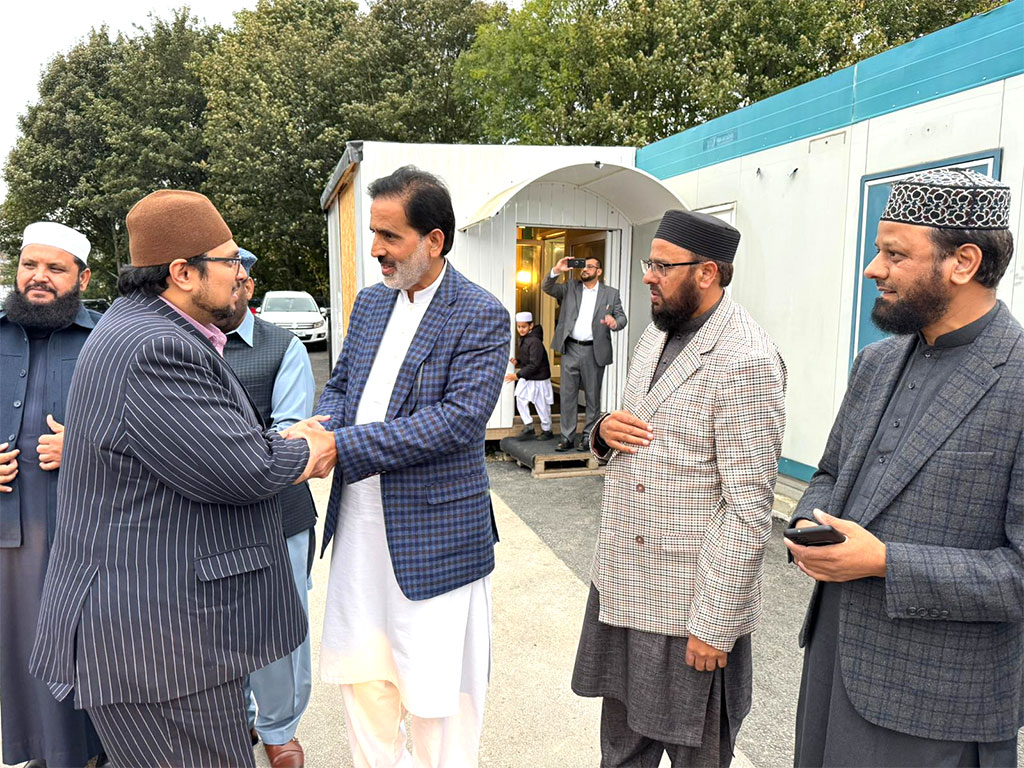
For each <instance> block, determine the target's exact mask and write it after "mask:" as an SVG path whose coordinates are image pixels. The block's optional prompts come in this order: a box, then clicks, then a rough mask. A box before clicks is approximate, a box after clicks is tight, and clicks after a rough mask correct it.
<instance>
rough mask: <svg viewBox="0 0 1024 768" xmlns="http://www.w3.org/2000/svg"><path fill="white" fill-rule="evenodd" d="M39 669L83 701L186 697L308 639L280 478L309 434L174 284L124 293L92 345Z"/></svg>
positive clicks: (74, 396)
mask: <svg viewBox="0 0 1024 768" xmlns="http://www.w3.org/2000/svg"><path fill="white" fill-rule="evenodd" d="M66 426H67V432H66V436H65V446H64V460H63V464H62V467H61V475H60V481H59V485H58V499H57V534H56V537H55V542H54V547H53V551H52V553H51V555H50V565H49V569H48V571H47V574H46V583H45V587H44V590H43V598H42V607H41V611H40V616H39V625H38V634H37V637H36V644H35V648H34V649H33V652H32V658H31V662H30V667H31V671H32V673H33V674H34V675H35V676H36V677H39V678H41V679H42V680H45V681H47V682H48V683H49V684H50V688H51V690H52V691H53V692H54V694H55V695H56V696H57V697H58V698H64V697H65V696H66V695H67V694H68V693H69V692H70V690H71V689H72V688H74V690H75V701H76V704H77V705H78V706H79V707H90V706H92V707H94V706H99V705H103V704H111V703H117V702H158V701H167V700H170V699H175V698H178V697H181V696H184V695H187V694H191V693H195V692H197V691H201V690H204V689H206V688H209V687H211V686H214V685H217V684H219V683H222V682H225V681H227V680H231V679H233V678H237V677H241V676H243V675H245V674H247V673H248V672H250V671H252V670H254V669H259V668H260V667H263V666H265V665H266V664H268V663H269V662H271V661H273V660H275V659H277V658H279V657H281V656H283V655H285V654H286V653H288V652H290V651H291V650H292V649H293V648H295V647H296V646H297V645H298V644H299V642H300V641H301V640H302V638H303V637H304V636H305V633H306V619H305V615H304V614H303V611H302V607H301V605H300V604H299V601H298V596H297V595H296V593H295V586H294V584H293V582H292V575H291V569H290V567H289V565H288V557H287V553H286V552H285V547H284V539H283V538H282V536H281V519H280V508H279V506H278V504H277V501H276V499H275V498H274V494H276V493H277V492H278V491H280V490H281V489H282V488H285V487H287V486H288V485H290V484H291V482H292V481H293V480H294V479H295V478H296V477H298V476H299V475H300V474H301V473H302V470H303V468H304V467H305V465H306V462H307V460H308V457H309V448H308V446H307V444H306V442H305V441H304V440H298V441H286V440H284V439H283V438H281V437H280V436H279V435H278V434H277V433H275V432H264V431H263V429H262V427H261V426H260V421H259V418H258V416H257V415H256V412H255V409H254V408H253V407H252V404H251V402H250V401H249V399H248V397H247V395H246V394H245V390H244V389H243V388H242V385H241V384H240V383H239V382H238V379H237V378H236V377H235V375H234V373H233V372H232V371H231V368H230V367H229V366H228V365H227V364H226V363H225V362H224V361H223V360H222V359H221V358H220V356H219V355H218V354H217V353H216V351H215V350H214V349H213V348H212V347H211V346H210V344H209V343H208V342H207V341H206V340H205V339H204V338H202V336H201V335H200V334H199V333H198V332H197V331H196V330H195V329H194V328H193V327H192V326H191V325H190V324H189V323H188V321H187V320H185V318H183V317H181V316H180V315H179V314H178V313H177V312H176V311H175V310H174V309H173V308H172V307H170V306H168V305H167V304H166V303H165V302H164V301H163V300H162V299H160V298H159V297H152V298H150V297H145V296H143V295H141V294H133V295H131V296H128V297H123V298H120V299H118V300H117V301H115V302H114V304H113V305H112V306H111V308H110V309H109V310H108V311H107V313H106V314H105V315H104V316H103V318H102V319H101V320H100V322H99V323H98V324H97V326H96V328H95V330H94V331H93V332H92V334H91V335H90V337H89V340H88V341H87V342H86V344H85V346H84V347H83V349H82V353H81V355H80V356H79V358H78V366H77V367H76V368H75V374H74V378H73V379H72V384H71V393H70V396H69V399H68V409H67V425H66Z"/></svg>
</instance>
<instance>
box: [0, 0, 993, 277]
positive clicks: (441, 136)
mask: <svg viewBox="0 0 1024 768" xmlns="http://www.w3.org/2000/svg"><path fill="white" fill-rule="evenodd" d="M1004 1H1005V0H843V1H842V2H836V0H526V2H525V3H524V5H523V6H522V8H521V9H520V10H517V11H513V12H509V11H508V10H507V8H506V7H505V6H504V5H503V4H501V3H495V4H489V3H488V2H486V0H374V2H371V3H370V5H369V8H368V10H367V11H365V12H364V11H361V10H360V8H359V6H358V5H357V3H356V2H355V0H259V3H258V5H257V6H256V8H255V9H254V10H251V11H241V12H239V13H238V14H236V17H235V24H234V26H233V27H232V28H231V29H229V30H226V31H224V30H220V29H218V28H208V27H202V26H200V25H199V24H198V22H197V21H196V19H195V18H194V17H193V16H191V14H190V13H189V11H188V9H187V8H183V9H181V10H179V11H177V12H175V13H173V14H172V16H171V18H169V19H167V20H161V19H159V18H155V19H152V21H151V23H150V24H149V26H148V27H147V28H145V29H141V28H140V29H137V30H136V31H135V33H134V34H131V35H120V36H118V37H116V38H113V39H112V38H111V37H110V35H109V33H108V32H107V30H106V29H105V28H100V29H98V30H93V31H91V32H90V33H89V34H88V35H87V36H86V37H85V38H84V39H83V40H82V41H81V42H80V43H78V44H77V45H75V46H74V47H73V48H71V49H70V50H69V51H68V52H67V53H64V54H61V55H58V56H56V57H55V58H54V59H53V60H52V61H51V62H50V64H49V65H48V67H47V68H46V71H45V72H44V74H43V76H42V78H41V80H40V82H39V98H38V100H37V101H36V103H35V104H33V105H31V106H30V107H29V108H28V109H27V111H26V113H25V114H24V115H22V116H21V117H20V118H19V127H20V130H21V136H20V138H19V139H18V142H17V144H16V145H15V147H14V149H13V150H12V151H11V153H10V155H9V156H8V158H7V163H6V166H5V168H4V173H5V177H6V180H7V185H8V193H7V198H6V199H5V200H4V202H3V203H2V205H0V252H2V251H6V252H7V253H10V254H14V253H17V247H18V244H19V240H20V235H21V230H22V228H23V227H24V226H25V225H26V224H28V223H29V222H31V221H35V220H39V219H48V220H54V221H61V222H64V223H66V224H69V225H71V226H74V227H77V228H78V229H81V230H82V231H83V232H85V233H86V234H87V235H88V236H89V239H90V240H91V241H92V243H93V256H92V257H91V259H90V261H91V264H92V266H93V273H94V278H93V282H92V285H91V286H90V294H92V295H108V296H109V295H112V294H113V293H114V284H115V282H116V274H117V268H118V265H119V264H122V263H124V262H126V261H127V247H128V243H127V237H126V233H125V232H124V229H123V223H124V216H125V214H126V213H127V211H128V209H129V208H130V207H131V205H132V204H133V203H134V202H135V201H137V200H138V199H139V198H141V197H142V196H143V195H145V194H147V193H149V192H151V191H153V190H154V189H158V188H162V187H179V188H185V189H199V190H202V191H204V192H206V193H207V194H209V195H210V197H211V198H212V199H213V201H214V203H215V204H216V205H217V206H218V207H219V208H220V210H221V212H222V213H223V214H224V216H225V218H226V220H227V221H228V223H229V225H230V226H231V228H232V231H233V232H234V233H235V239H236V240H237V241H238V242H239V244H240V245H242V246H244V247H247V248H249V249H251V250H252V251H254V252H255V253H256V254H257V256H259V257H260V265H259V267H258V268H257V272H256V277H257V279H258V280H259V281H260V287H261V289H263V290H265V289H272V288H306V289H308V290H310V291H312V292H314V293H317V294H323V293H326V292H327V262H326V259H325V255H326V251H327V243H326V226H325V224H324V218H323V214H322V211H321V210H320V206H319V197H320V193H321V191H322V189H323V185H324V183H325V182H326V181H327V179H328V178H329V176H330V173H331V170H332V169H333V167H334V164H335V163H336V162H337V160H338V158H339V157H340V156H341V154H342V152H343V151H344V147H345V142H346V141H348V140H353V139H364V140H390V141H403V142H441V143H458V142H478V141H487V142H519V143H532V144H626V145H634V146H641V145H644V144H647V143H649V142H651V141H654V140H657V139H660V138H663V137H665V136H669V135H672V134H674V133H676V132H678V131H681V130H685V129H686V128H689V127H691V126H693V125H697V124H699V123H701V122H704V121H707V120H709V119H711V118H714V117H717V116H718V115H721V114H724V113H726V112H728V111H731V110H733V109H736V108H738V107H742V106H745V105H747V104H750V103H752V102H754V101H758V100H760V99H763V98H766V97H768V96H771V95H773V94H775V93H778V92H780V91H783V90H786V89H788V88H792V87H794V86H797V85H800V84H801V83H804V82H807V81H808V80H812V79H814V78H817V77H821V76H822V75H826V74H828V73H830V72H833V71H835V70H836V69H839V68H841V67H844V66H849V65H850V64H853V63H854V62H856V61H858V60H860V59H863V58H865V57H867V56H870V55H873V54H875V53H878V52H880V51H883V50H885V49H887V48H890V47H892V46H895V45H899V44H901V43H903V42H906V41H908V40H911V39H913V38H915V37H918V36H920V35H923V34H927V33H929V32H933V31H935V30H937V29H940V28H942V27H945V26H948V25H950V24H953V23H955V22H957V21H959V20H961V19H963V18H966V17H968V16H970V15H972V14H975V13H980V12H983V11H987V10H991V9H992V8H994V7H997V6H999V5H1002V4H1003V2H1004ZM11 266H12V265H10V264H8V265H7V266H6V267H5V269H6V270H8V271H9V270H10V268H11Z"/></svg>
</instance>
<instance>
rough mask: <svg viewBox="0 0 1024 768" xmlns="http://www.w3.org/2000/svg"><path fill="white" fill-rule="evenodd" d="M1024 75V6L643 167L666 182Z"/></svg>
mask: <svg viewBox="0 0 1024 768" xmlns="http://www.w3.org/2000/svg"><path fill="white" fill-rule="evenodd" d="M1021 73H1024V0H1013V2H1011V3H1008V4H1007V5H1004V6H1002V7H1000V8H997V9H996V10H994V11H991V12H989V13H986V14H982V15H980V16H975V17H974V18H971V19H968V20H966V21H962V22H960V23H959V24H954V25H953V26H951V27H947V28H946V29H941V30H939V31H938V32H934V33H932V34H930V35H926V36H925V37H922V38H919V39H917V40H914V41H912V42H909V43H907V44H905V45H901V46H899V47H898V48H893V49H892V50H890V51H886V52H885V53H880V54H879V55H877V56H873V57H871V58H870V59H865V60H864V61H861V62H859V63H858V64H855V65H854V66H852V67H847V68H846V69H842V70H839V71H838V72H834V73H832V74H831V75H828V76H827V77H822V78H819V79H818V80H812V81H811V82H809V83H805V84H803V85H801V86H798V87H797V88H793V89H791V90H788V91H785V92H783V93H780V94H777V95H775V96H772V97H771V98H768V99H765V100H764V101H759V102H757V103H756V104H751V105H750V106H749V107H745V108H743V109H739V110H737V111H735V112H730V113H729V114H727V115H723V116H722V117H719V118H716V119H714V120H711V121H709V122H707V123H704V124H703V125H699V126H696V127H695V128H691V129H689V130H687V131H683V132H682V133H677V134H676V135H675V136H669V137H668V138H667V139H663V140H661V141H658V142H655V143H654V144H650V145H648V146H646V147H643V148H641V149H640V150H639V151H638V152H637V167H639V168H641V169H642V170H645V171H647V172H648V173H650V174H651V175H653V176H656V177H657V178H659V179H667V178H671V177H673V176H679V175H680V174H683V173H688V172H690V171H694V170H697V169H698V168H704V167H707V166H709V165H715V164H716V163H721V162H724V161H726V160H731V159H733V158H736V157H742V156H744V155H749V154H752V153H754V152H759V151H761V150H763V149H768V148H770V147H777V146H781V145H782V144H787V143H789V142H791V141H796V140H798V139H803V138H807V137H809V136H815V135H818V134H822V133H827V132H829V131H833V130H838V129H840V128H845V127H846V126H848V125H852V124H853V123H858V122H861V121H863V120H868V119H870V118H872V117H877V116H879V115H884V114H888V113H890V112H896V111H897V110H900V109H905V108H907V107H911V106H913V105H915V104H921V103H923V102H926V101H932V100H933V99H938V98H941V97H942V96H948V95H950V94H953V93H959V92H960V91H965V90H967V89H969V88H976V87H978V86H981V85H985V84H986V83H991V82H995V81H997V80H1002V79H1005V78H1007V77H1012V76H1013V75H1019V74H1021Z"/></svg>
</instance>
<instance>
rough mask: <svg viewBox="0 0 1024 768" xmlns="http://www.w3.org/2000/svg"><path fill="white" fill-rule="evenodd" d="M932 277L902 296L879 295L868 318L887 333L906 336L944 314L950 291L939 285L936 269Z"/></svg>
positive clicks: (940, 283)
mask: <svg viewBox="0 0 1024 768" xmlns="http://www.w3.org/2000/svg"><path fill="white" fill-rule="evenodd" d="M932 278H933V279H932V280H931V281H930V282H928V283H924V284H922V285H918V286H914V288H913V289H912V290H910V291H906V292H905V294H904V296H903V298H901V299H896V300H895V301H893V302H888V301H886V300H885V299H883V298H882V297H881V296H879V297H878V298H877V299H875V306H874V307H873V308H872V310H871V320H872V322H874V324H875V325H877V326H878V327H879V328H880V329H881V330H883V331H885V332H886V333H894V334H896V335H897V336H907V335H909V334H912V333H917V332H918V331H920V330H921V329H922V328H924V327H926V326H929V325H931V324H932V323H934V322H936V321H937V320H939V318H941V317H942V316H943V315H944V314H946V310H947V309H949V293H948V292H947V291H946V289H945V286H944V285H943V284H942V282H941V280H940V278H939V273H938V271H935V272H934V273H933V275H932Z"/></svg>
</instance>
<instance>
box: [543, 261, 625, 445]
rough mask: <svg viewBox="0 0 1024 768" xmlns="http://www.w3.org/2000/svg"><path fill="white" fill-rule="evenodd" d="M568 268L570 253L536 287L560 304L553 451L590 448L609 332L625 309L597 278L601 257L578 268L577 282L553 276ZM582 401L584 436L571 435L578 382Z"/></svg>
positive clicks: (608, 359) (554, 344)
mask: <svg viewBox="0 0 1024 768" xmlns="http://www.w3.org/2000/svg"><path fill="white" fill-rule="evenodd" d="M567 272H570V268H569V257H568V256H566V257H565V258H564V259H561V260H560V261H559V262H558V263H557V264H555V266H554V269H552V270H551V274H549V275H547V276H546V277H545V278H544V282H543V283H541V289H542V290H543V291H544V293H546V294H548V295H549V296H554V297H555V298H556V299H558V301H559V302H561V308H560V309H559V313H558V324H557V325H556V326H555V335H554V338H553V339H552V340H551V348H552V349H554V350H555V351H557V352H560V353H561V354H562V378H561V382H560V383H559V387H558V392H559V395H558V396H559V399H560V400H561V403H562V405H561V409H562V418H561V421H562V428H561V429H562V439H561V440H560V441H559V442H558V445H557V446H555V450H556V451H568V450H571V449H572V448H573V447H575V448H576V449H577V450H581V451H585V450H589V448H590V432H591V430H592V429H593V428H594V424H595V423H596V422H597V417H598V416H599V415H600V412H601V385H602V384H603V383H604V369H605V367H607V366H609V365H611V364H612V333H611V332H612V331H621V330H622V329H623V328H625V327H626V313H625V312H623V311H622V300H621V299H620V298H619V291H618V289H617V288H610V287H609V286H607V285H605V284H604V283H603V282H601V275H602V274H603V270H602V268H601V261H600V260H599V259H597V258H596V257H593V256H591V257H590V258H588V259H587V260H586V266H585V267H584V268H583V269H582V270H580V279H579V280H571V279H569V280H567V281H566V282H559V281H558V276H559V275H561V274H565V273H567ZM581 383H582V385H583V391H584V394H585V396H586V402H587V420H586V423H585V424H584V427H583V437H582V438H581V439H579V440H577V439H576V406H577V400H578V398H579V392H580V384H581Z"/></svg>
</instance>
